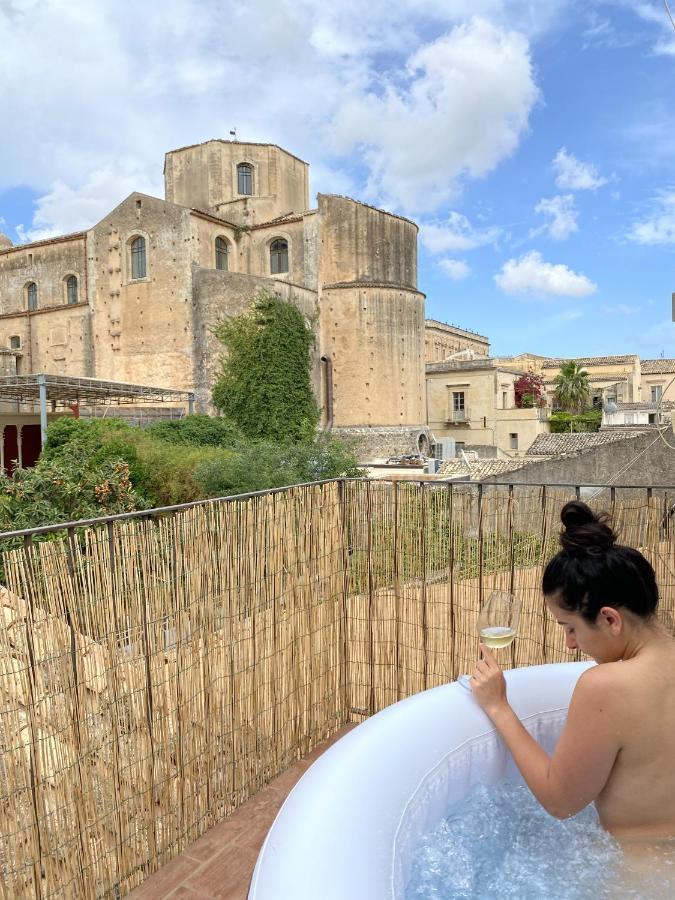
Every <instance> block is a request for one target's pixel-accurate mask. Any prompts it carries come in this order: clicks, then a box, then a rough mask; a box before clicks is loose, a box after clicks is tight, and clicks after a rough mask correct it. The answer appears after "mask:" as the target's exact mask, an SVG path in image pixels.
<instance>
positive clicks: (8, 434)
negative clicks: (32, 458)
mask: <svg viewBox="0 0 675 900" xmlns="http://www.w3.org/2000/svg"><path fill="white" fill-rule="evenodd" d="M3 441H4V447H5V472H6V473H7V474H8V475H11V474H12V472H13V471H14V469H15V468H16V460H17V459H18V457H19V444H18V442H17V438H16V425H5V431H4V436H3Z"/></svg>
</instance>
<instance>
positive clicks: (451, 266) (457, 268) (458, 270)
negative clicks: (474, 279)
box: [438, 259, 471, 281]
mask: <svg viewBox="0 0 675 900" xmlns="http://www.w3.org/2000/svg"><path fill="white" fill-rule="evenodd" d="M438 267H439V269H442V270H443V272H445V274H446V275H447V276H448V278H450V279H451V280H452V281H461V280H462V278H466V277H467V275H470V274H471V269H470V267H469V266H468V265H467V263H465V262H464V260H463V259H439V261H438Z"/></svg>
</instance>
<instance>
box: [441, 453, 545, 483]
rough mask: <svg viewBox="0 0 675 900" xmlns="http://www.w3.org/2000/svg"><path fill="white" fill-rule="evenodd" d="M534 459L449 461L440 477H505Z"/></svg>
mask: <svg viewBox="0 0 675 900" xmlns="http://www.w3.org/2000/svg"><path fill="white" fill-rule="evenodd" d="M532 462H536V460H533V459H524V458H521V459H478V460H475V461H469V462H464V460H463V459H448V460H446V462H444V463H443V465H442V466H441V467H440V469H439V471H438V474H439V475H446V476H449V475H468V476H469V477H470V478H472V479H473V480H477V479H479V478H489V477H490V476H491V475H503V474H504V473H505V472H515V471H516V469H522V468H523V466H527V465H529V464H530V463H532Z"/></svg>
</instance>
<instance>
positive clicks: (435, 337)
mask: <svg viewBox="0 0 675 900" xmlns="http://www.w3.org/2000/svg"><path fill="white" fill-rule="evenodd" d="M461 350H473V352H474V353H475V354H476V355H477V356H489V355H490V339H489V338H487V337H485V336H484V335H482V334H477V333H476V332H475V331H468V330H467V329H466V328H459V327H458V326H457V325H448V324H446V323H445V322H438V321H436V319H427V320H426V322H425V327H424V359H425V362H428V363H430V362H441V361H442V360H444V359H447V358H448V357H449V356H452V354H453V353H458V352H460V351H461Z"/></svg>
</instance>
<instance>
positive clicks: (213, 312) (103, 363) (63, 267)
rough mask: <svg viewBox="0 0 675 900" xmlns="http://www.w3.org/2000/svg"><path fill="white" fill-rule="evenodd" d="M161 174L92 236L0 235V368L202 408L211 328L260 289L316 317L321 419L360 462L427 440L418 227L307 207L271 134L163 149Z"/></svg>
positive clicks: (303, 183)
mask: <svg viewBox="0 0 675 900" xmlns="http://www.w3.org/2000/svg"><path fill="white" fill-rule="evenodd" d="M164 182H165V199H164V200H159V199H157V198H155V197H149V196H146V195H144V194H139V193H133V194H131V195H130V196H129V197H127V198H126V199H125V200H123V201H122V203H120V205H119V206H117V207H116V208H115V209H114V210H112V212H110V213H109V215H107V216H106V217H105V218H104V219H102V220H101V221H100V222H99V223H98V224H96V225H94V226H93V227H92V228H91V229H89V230H88V231H82V232H78V233H75V234H68V235H64V236H63V237H55V238H51V239H49V240H42V241H36V242H34V243H32V244H22V245H18V246H13V245H12V243H11V241H9V239H8V238H5V237H4V236H0V368H1V369H2V371H1V372H0V374H3V375H5V376H7V375H14V374H19V375H21V374H29V373H40V372H44V373H49V374H53V375H68V376H78V377H88V378H95V379H104V380H108V381H115V382H127V383H134V384H140V385H153V386H162V387H166V388H173V389H178V390H185V391H191V392H193V393H194V397H195V404H194V408H195V411H196V412H212V411H213V410H212V409H211V406H210V391H211V387H212V384H213V381H214V377H215V375H216V372H217V371H218V368H219V358H220V356H221V353H222V349H223V348H222V346H221V345H220V344H219V342H218V341H217V340H216V339H215V338H214V337H213V334H212V328H213V326H214V325H215V323H216V322H218V321H219V320H220V319H222V318H223V317H225V316H230V315H237V314H239V313H241V312H243V311H245V310H246V309H247V308H249V307H250V304H251V302H252V300H253V299H254V297H255V295H256V294H257V292H258V291H259V290H260V289H263V288H264V289H266V290H268V291H274V292H276V293H277V294H279V295H280V296H282V297H284V298H292V299H293V301H294V302H295V303H297V304H298V306H299V308H300V309H301V310H302V311H303V313H304V314H305V315H306V316H307V318H308V320H309V321H311V322H312V323H313V327H314V328H315V331H316V349H315V362H314V371H313V383H314V387H315V391H316V395H317V400H318V402H319V406H320V407H321V409H322V425H323V427H324V428H330V429H332V430H333V431H335V432H336V433H338V434H352V435H358V436H359V439H360V441H361V445H362V447H363V450H362V455H364V454H365V456H364V458H366V457H368V456H370V457H371V458H372V457H374V456H387V455H389V454H391V453H396V452H399V453H400V452H413V451H414V450H415V449H417V448H422V449H426V446H427V444H426V441H427V434H426V427H425V422H426V411H425V386H424V331H425V322H424V296H423V294H421V293H420V292H419V291H418V290H417V226H416V225H415V224H414V223H413V222H411V221H409V220H407V219H404V218H402V217H401V216H397V215H393V214H391V213H388V212H385V211H384V210H380V209H375V208H373V207H371V206H367V205H365V204H363V203H360V202H358V201H356V200H352V199H348V198H346V197H341V196H335V195H328V194H319V195H318V197H317V205H316V207H315V208H309V207H310V203H309V166H308V164H307V163H305V162H303V161H302V160H301V159H298V157H296V156H294V155H293V154H292V153H289V152H288V151H286V150H284V149H282V148H281V147H277V146H275V145H272V144H254V143H242V142H239V141H224V140H211V141H207V142H206V143H204V144H197V145H193V146H189V147H183V148H181V149H178V150H172V151H170V152H169V153H167V154H166V158H165V164H164Z"/></svg>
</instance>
